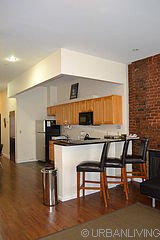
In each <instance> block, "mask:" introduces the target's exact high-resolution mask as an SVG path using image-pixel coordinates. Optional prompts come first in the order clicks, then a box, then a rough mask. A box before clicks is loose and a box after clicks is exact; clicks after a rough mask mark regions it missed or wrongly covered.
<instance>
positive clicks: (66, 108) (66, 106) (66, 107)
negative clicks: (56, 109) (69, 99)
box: [62, 104, 70, 125]
mask: <svg viewBox="0 0 160 240" xmlns="http://www.w3.org/2000/svg"><path fill="white" fill-rule="evenodd" d="M62 111H63V117H62V119H63V120H62V122H63V125H67V124H70V104H64V105H63V106H62Z"/></svg>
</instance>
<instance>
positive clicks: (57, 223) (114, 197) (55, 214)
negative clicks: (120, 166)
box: [0, 157, 160, 240]
mask: <svg viewBox="0 0 160 240" xmlns="http://www.w3.org/2000/svg"><path fill="white" fill-rule="evenodd" d="M2 161H3V169H0V240H16V239H18V240H32V239H37V238H38V237H42V236H46V235H48V234H50V233H54V232H56V231H60V230H62V229H65V228H68V227H71V226H74V225H77V224H79V223H82V222H84V221H88V220H91V219H94V218H97V217H98V216H101V215H103V214H105V213H110V212H112V211H115V210H117V209H120V208H124V207H125V206H127V205H131V204H134V203H136V202H137V201H139V202H141V203H144V204H147V205H151V200H150V199H149V198H147V197H145V196H142V195H141V194H140V193H139V184H138V183H131V184H129V189H130V192H129V201H126V199H125V194H124V193H123V191H122V189H121V188H120V187H116V188H114V189H111V190H109V192H110V197H111V199H110V201H109V204H108V205H109V206H108V208H105V207H104V204H103V198H102V199H100V197H99V194H92V195H90V196H87V197H85V199H83V198H81V200H80V207H79V208H78V207H77V201H76V200H71V201H67V202H65V203H59V204H58V205H57V206H55V207H50V208H49V207H47V206H44V205H43V204H42V184H41V173H40V169H41V168H42V166H40V165H38V164H37V163H27V164H26V163H25V164H15V163H13V162H10V161H9V160H8V159H5V158H4V157H3V160H2ZM157 207H158V208H160V204H159V203H158V204H157Z"/></svg>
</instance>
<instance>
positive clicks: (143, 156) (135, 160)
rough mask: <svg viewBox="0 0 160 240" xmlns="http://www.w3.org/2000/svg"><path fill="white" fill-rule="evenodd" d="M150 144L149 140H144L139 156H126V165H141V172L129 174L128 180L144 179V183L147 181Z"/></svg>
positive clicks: (142, 140)
mask: <svg viewBox="0 0 160 240" xmlns="http://www.w3.org/2000/svg"><path fill="white" fill-rule="evenodd" d="M148 142H149V141H148V139H147V138H142V139H141V143H140V146H139V154H138V155H135V154H132V155H127V156H126V164H132V165H133V164H139V166H140V171H131V172H127V179H133V178H142V181H144V180H147V178H148V177H147V170H146V161H147V147H148Z"/></svg>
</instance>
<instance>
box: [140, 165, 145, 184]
mask: <svg viewBox="0 0 160 240" xmlns="http://www.w3.org/2000/svg"><path fill="white" fill-rule="evenodd" d="M139 167H140V172H141V178H142V182H144V171H143V165H142V163H140V164H139Z"/></svg>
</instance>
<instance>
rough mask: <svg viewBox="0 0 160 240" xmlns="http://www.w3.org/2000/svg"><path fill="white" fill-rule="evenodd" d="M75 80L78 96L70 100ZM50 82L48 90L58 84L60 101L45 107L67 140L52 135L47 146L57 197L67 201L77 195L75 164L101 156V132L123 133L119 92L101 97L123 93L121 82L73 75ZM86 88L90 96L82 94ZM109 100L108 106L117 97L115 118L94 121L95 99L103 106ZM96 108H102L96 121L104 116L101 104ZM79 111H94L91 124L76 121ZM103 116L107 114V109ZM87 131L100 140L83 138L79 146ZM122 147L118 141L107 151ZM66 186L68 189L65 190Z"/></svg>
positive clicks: (117, 153)
mask: <svg viewBox="0 0 160 240" xmlns="http://www.w3.org/2000/svg"><path fill="white" fill-rule="evenodd" d="M76 82H78V83H79V94H78V98H76V99H74V100H70V99H69V98H70V89H71V85H72V84H75V83H76ZM93 83H94V84H93ZM50 84H52V87H50V86H49V89H50V88H51V90H52V91H53V87H55V86H56V87H57V89H56V92H57V93H58V94H57V95H58V96H59V99H58V101H57V102H59V104H57V103H56V104H54V105H53V106H52V105H51V104H50V105H49V106H48V107H47V113H48V118H53V119H56V122H57V124H59V125H61V135H63V137H64V136H67V137H68V138H69V141H67V140H64V141H56V137H53V140H52V141H50V145H49V152H50V154H49V155H50V158H49V159H50V161H51V162H52V164H53V165H55V167H56V168H57V169H58V187H59V189H58V193H59V199H60V200H61V201H66V200H69V199H72V198H75V197H76V165H77V164H78V163H80V162H82V161H83V160H86V159H87V160H89V159H90V160H97V158H98V159H99V158H100V154H101V151H102V146H103V142H104V141H103V140H102V139H104V135H107V136H108V135H117V136H118V135H119V137H120V134H121V133H124V126H123V124H122V97H121V96H120V95H113V96H108V97H104V96H105V94H107V93H108V94H111V93H112V94H116V93H119V94H122V95H123V85H118V84H112V83H104V82H98V81H94V80H86V79H85V80H84V79H80V78H75V79H74V81H73V80H72V81H71V79H69V77H68V81H67V82H66V81H64V80H62V79H61V80H59V81H55V80H54V81H52V83H50ZM87 86H88V88H87ZM89 91H90V94H93V95H91V96H89V95H87V96H85V95H83V94H85V92H86V93H88V92H89ZM54 93H55V89H54ZM80 93H81V95H80ZM95 93H97V94H99V96H103V97H100V98H98V96H95ZM50 97H51V94H50ZM84 99H86V100H84ZM108 99H109V100H110V101H109V104H110V105H112V102H111V101H113V102H114V101H115V99H116V101H115V106H114V107H115V108H114V111H112V112H113V115H114V114H115V116H113V119H114V121H113V122H111V118H110V122H107V121H106V122H105V123H104V122H98V123H97V122H95V120H96V118H95V113H97V111H96V110H95V111H94V107H97V101H98V102H100V103H101V101H102V103H103V100H105V106H106V103H107V100H108ZM91 103H92V104H91ZM102 103H101V104H102ZM76 106H77V107H76ZM87 106H88V107H87ZM117 106H118V108H117ZM72 107H74V108H75V109H79V110H78V111H77V112H75V111H73V110H72ZM106 108H107V107H106ZM99 109H100V110H101V114H99V115H98V121H99V119H100V118H99V117H103V112H102V109H103V107H102V106H101V107H99ZM107 109H108V108H107ZM82 112H84V113H86V112H93V123H87V125H84V124H83V125H81V124H79V121H80V120H81V119H79V116H81V114H82ZM117 112H118V113H119V114H120V116H117ZM72 113H74V114H73V118H71V115H72ZM79 113H80V114H79ZM57 114H58V118H57ZM105 115H106V116H108V114H106V112H105ZM115 117H117V118H115ZM73 121H75V122H73ZM76 121H77V122H76ZM108 123H109V124H108ZM86 134H88V135H89V136H90V137H93V138H100V140H96V143H97V144H95V145H92V144H94V143H95V142H94V141H91V142H90V144H88V143H89V142H88V141H85V146H84V145H83V146H82V143H83V139H84V137H85V135H86ZM59 138H61V137H59ZM66 143H67V144H66ZM68 143H70V144H68ZM86 143H87V146H86ZM121 149H122V144H121V143H120V144H118V145H117V144H115V143H113V144H112V146H111V152H110V154H111V155H112V156H116V155H119V154H120V151H121ZM118 173H119V172H118V171H117V170H116V172H115V173H114V174H115V175H116V174H118ZM112 174H113V170H112ZM89 178H90V179H93V178H94V179H97V180H98V179H99V176H95V174H92V176H90V177H89ZM71 183H72V184H71ZM66 185H67V190H65V189H66V187H65V186H66ZM69 186H70V187H69ZM113 186H115V185H112V187H113ZM62 189H63V190H62ZM90 193H92V192H89V191H88V192H86V194H90Z"/></svg>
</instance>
